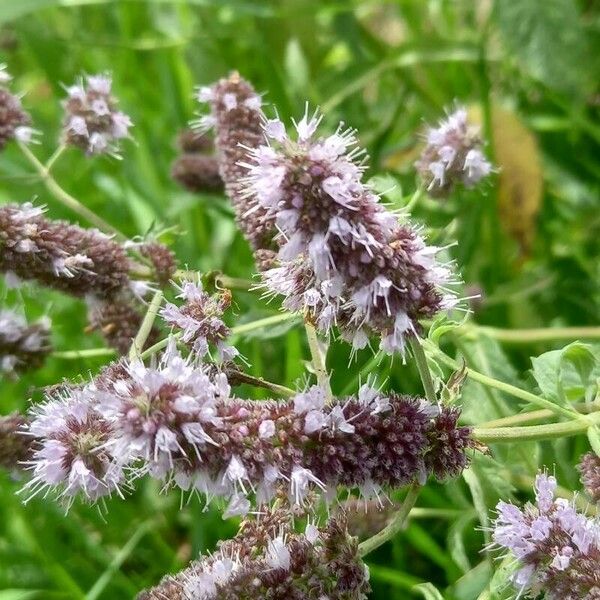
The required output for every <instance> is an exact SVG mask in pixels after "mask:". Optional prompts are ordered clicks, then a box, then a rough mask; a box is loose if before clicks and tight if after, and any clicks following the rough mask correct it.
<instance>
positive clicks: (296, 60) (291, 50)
mask: <svg viewBox="0 0 600 600" xmlns="http://www.w3.org/2000/svg"><path fill="white" fill-rule="evenodd" d="M284 61H285V70H286V74H287V81H288V82H289V84H290V86H291V87H293V88H294V90H295V91H296V92H299V93H302V94H304V95H306V88H307V87H308V85H309V83H310V69H309V66H308V63H307V61H306V57H305V56H304V52H303V51H302V46H301V45H300V42H299V41H298V39H297V38H291V39H290V40H289V41H288V43H287V46H286V49H285V58H284Z"/></svg>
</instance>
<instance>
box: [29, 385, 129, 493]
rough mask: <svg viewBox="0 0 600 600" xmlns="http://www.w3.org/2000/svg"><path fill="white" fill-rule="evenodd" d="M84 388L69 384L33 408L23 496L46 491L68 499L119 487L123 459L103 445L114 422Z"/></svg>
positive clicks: (115, 489)
mask: <svg viewBox="0 0 600 600" xmlns="http://www.w3.org/2000/svg"><path fill="white" fill-rule="evenodd" d="M89 394H90V390H88V389H86V388H73V389H67V390H66V391H64V392H63V393H62V394H61V395H59V396H56V397H51V398H50V399H49V400H48V401H47V402H46V403H44V404H41V405H37V406H34V407H32V409H31V411H30V414H31V421H30V423H29V425H28V427H27V430H26V433H27V435H30V436H32V437H34V438H35V444H34V448H36V449H35V452H34V453H33V456H32V458H31V460H30V461H28V463H27V464H28V468H29V469H31V471H32V478H31V480H30V481H29V482H28V483H27V484H25V486H24V487H23V489H22V493H25V494H26V495H27V500H29V499H30V498H32V497H34V496H36V495H37V494H39V493H43V492H45V491H46V490H57V492H58V494H59V496H60V497H65V498H66V499H67V503H68V505H70V504H71V503H72V501H73V497H74V496H75V495H77V494H82V495H83V496H84V497H85V498H86V499H88V500H90V501H95V500H98V499H99V498H100V497H102V496H108V495H110V494H111V493H112V492H115V491H116V492H117V493H120V492H119V486H121V485H122V484H123V481H124V476H123V463H122V462H120V461H119V460H117V459H116V458H115V456H114V455H113V454H112V453H111V451H110V449H109V448H108V447H107V445H108V443H109V442H110V440H111V439H112V435H113V426H112V424H111V423H110V422H109V421H108V420H106V419H105V418H104V417H103V416H102V415H101V414H100V413H99V412H98V411H97V410H96V409H95V407H94V402H93V399H92V398H90V395H89Z"/></svg>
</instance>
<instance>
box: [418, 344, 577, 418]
mask: <svg viewBox="0 0 600 600" xmlns="http://www.w3.org/2000/svg"><path fill="white" fill-rule="evenodd" d="M423 344H424V346H425V347H426V348H427V350H429V351H430V352H431V353H432V354H433V355H434V356H436V357H437V358H439V359H440V361H442V362H443V363H444V364H445V365H447V366H448V367H450V368H452V369H454V370H455V371H456V370H459V369H461V368H462V366H461V365H460V364H459V363H458V362H457V361H455V360H454V359H453V358H451V357H450V356H448V355H447V354H446V353H444V352H443V351H442V350H440V349H439V348H438V347H437V346H436V345H435V344H433V343H432V342H431V341H430V340H424V341H423ZM465 373H466V375H467V377H469V378H470V379H472V380H473V381H477V382H479V383H481V384H483V385H486V386H488V387H491V388H494V389H496V390H500V391H501V392H505V393H507V394H510V395H511V396H514V397H515V398H519V399H521V400H525V401H526V402H529V403H530V404H535V405H536V406H540V407H542V408H547V409H548V410H551V411H552V412H553V413H556V414H558V415H562V416H566V417H569V418H570V419H572V418H573V417H576V418H579V416H580V415H579V414H578V413H576V412H575V411H573V410H571V409H568V408H564V407H562V406H559V405H557V404H554V402H550V400H546V399H545V398H542V397H541V396H536V395H535V394H532V393H531V392H527V391H525V390H522V389H521V388H518V387H515V386H514V385H510V384H509V383H505V382H504V381H499V380H498V379H494V378H493V377H488V376H487V375H484V374H483V373H479V371H475V370H474V369H471V368H470V367H465Z"/></svg>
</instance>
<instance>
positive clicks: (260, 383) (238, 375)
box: [227, 370, 296, 398]
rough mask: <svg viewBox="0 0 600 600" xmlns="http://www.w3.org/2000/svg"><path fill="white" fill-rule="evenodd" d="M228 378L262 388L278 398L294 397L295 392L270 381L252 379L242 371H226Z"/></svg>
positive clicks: (259, 378)
mask: <svg viewBox="0 0 600 600" xmlns="http://www.w3.org/2000/svg"><path fill="white" fill-rule="evenodd" d="M227 375H228V377H230V378H231V380H232V381H236V382H240V383H247V384H248V385H252V386H254V387H259V388H264V389H265V390H269V391H271V392H273V393H274V394H277V395H278V396H283V397H284V398H291V397H292V396H295V395H296V392H295V391H294V390H292V389H291V388H289V387H286V386H284V385H279V384H277V383H272V382H271V381H267V380H266V379H263V378H262V377H254V376H252V375H248V374H247V373H244V372H242V371H237V370H233V371H228V372H227Z"/></svg>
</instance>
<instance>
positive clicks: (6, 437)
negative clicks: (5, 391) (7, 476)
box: [0, 413, 31, 471]
mask: <svg viewBox="0 0 600 600" xmlns="http://www.w3.org/2000/svg"><path fill="white" fill-rule="evenodd" d="M26 424H27V418H26V417H24V416H23V415H20V414H19V413H13V414H10V415H5V416H2V417H0V467H2V468H4V469H10V470H12V471H15V470H17V469H19V468H20V467H21V463H23V462H24V461H26V460H27V459H28V458H29V456H30V449H31V444H30V440H28V439H27V437H26V436H24V435H22V432H23V428H24V427H25V426H26Z"/></svg>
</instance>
